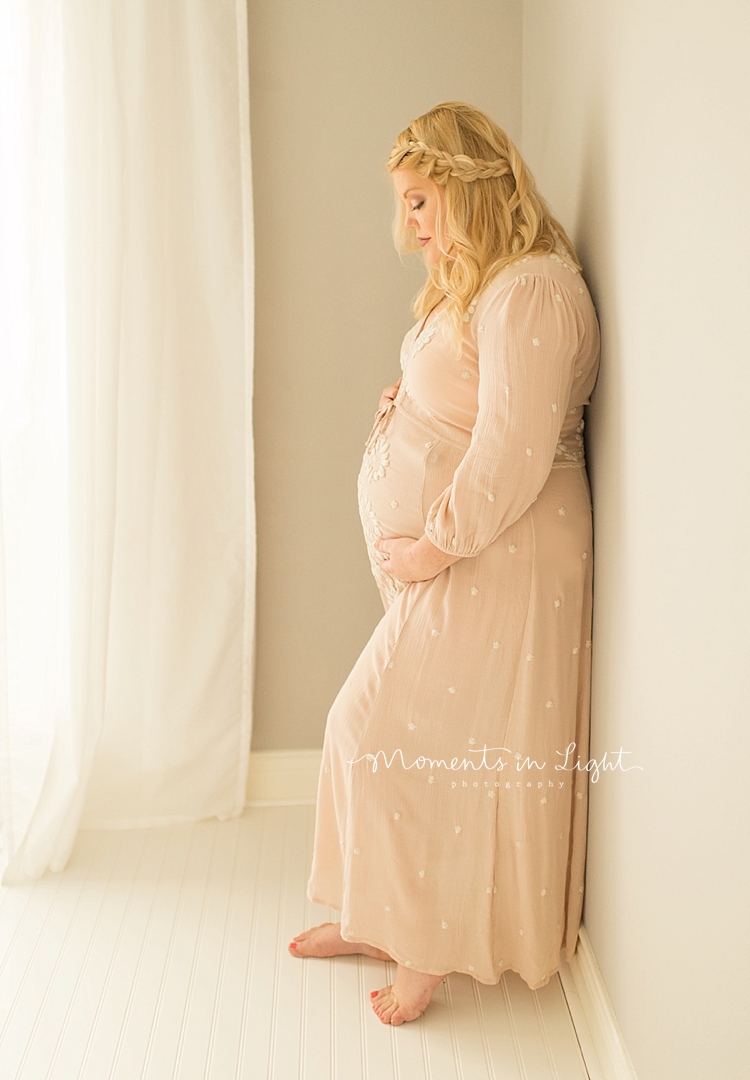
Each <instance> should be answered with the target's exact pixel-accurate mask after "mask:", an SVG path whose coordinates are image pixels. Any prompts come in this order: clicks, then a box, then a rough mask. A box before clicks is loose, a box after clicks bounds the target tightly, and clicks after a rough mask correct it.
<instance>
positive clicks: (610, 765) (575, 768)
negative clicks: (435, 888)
mask: <svg viewBox="0 0 750 1080" xmlns="http://www.w3.org/2000/svg"><path fill="white" fill-rule="evenodd" d="M575 749H576V744H575V743H574V742H572V743H569V744H568V746H567V748H566V749H565V751H564V752H563V751H560V750H556V751H555V753H556V754H558V755H559V757H560V758H561V759H562V760H561V761H558V762H557V763H556V764H554V766H553V770H554V771H555V772H557V773H560V772H587V773H590V774H591V782H592V784H595V783H596V782H597V780H598V779H599V777H600V775H601V774H602V773H605V772H614V771H615V770H618V771H620V772H630V771H631V770H632V769H640V770H641V772H642V771H643V767H642V766H641V765H624V764H623V760H622V758H623V754H629V753H631V751H630V750H623V748H622V747H620V749H619V750H617V751H614V752H613V753H612V760H609V754H610V751H609V750H607V751H606V752H605V753H604V755H603V756H602V758H601V759H600V760H599V761H597V759H596V758H590V759H589V760H588V761H587V762H586V763H585V764H584V763H582V762H581V757H580V754H579V755H577V756H575ZM469 753H470V754H481V758H465V757H464V758H458V757H454V758H451V760H450V763H448V762H447V761H446V760H445V759H444V758H430V757H425V756H423V755H420V756H419V757H417V758H415V759H414V760H413V761H412V763H411V764H410V765H407V764H406V762H405V761H404V755H403V753H402V751H401V749H400V748H398V749H396V750H394V751H393V753H392V754H391V756H390V758H388V756H387V755H386V753H385V751H384V750H378V751H377V752H376V753H375V754H362V756H361V757H358V758H354V759H350V760H348V762H347V764H349V765H357V764H359V762H360V761H371V762H372V771H373V772H377V770H378V763H379V759H380V758H381V757H382V761H383V764H384V765H385V767H386V769H390V767H391V765H393V763H394V761H395V759H396V758H398V759H399V761H400V764H401V767H402V768H403V769H406V770H407V771H408V770H410V769H417V770H418V771H420V772H421V771H422V770H423V769H429V772H430V774H431V776H430V781H431V782H434V770H437V769H444V770H445V771H446V772H459V771H461V770H463V771H464V773H466V772H468V771H473V772H478V771H479V770H480V769H488V770H489V771H490V772H494V773H501V772H504V771H505V770H506V769H507V770H508V771H510V772H511V773H512V772H513V765H514V764H515V771H516V772H517V773H518V772H521V770H522V769H529V770H532V769H536V770H538V771H542V770H544V769H546V768H547V762H546V761H543V762H541V763H540V762H539V761H536V760H535V759H534V758H530V757H529V756H528V755H527V756H526V757H525V758H524V756H523V754H521V753H519V752H518V751H516V752H515V753H513V751H512V750H509V749H508V748H507V747H506V746H487V744H486V743H485V745H484V746H483V747H482V749H481V750H470V751H469ZM495 753H499V754H500V755H501V756H500V757H497V758H496V759H495V760H493V761H488V755H489V754H495ZM502 754H509V755H511V757H510V758H509V759H508V760H503V757H502ZM456 783H457V782H456V781H453V786H454V787H455V786H456ZM521 783H522V782H521V781H518V782H517V786H521ZM558 783H559V785H560V787H562V786H563V783H564V781H562V780H559V779H558ZM486 784H487V781H485V786H486ZM548 784H549V786H550V787H552V786H554V785H553V781H552V780H548ZM466 785H467V782H466V781H464V782H463V786H464V787H466ZM473 786H474V787H476V786H477V783H476V782H475V783H474V784H473ZM494 786H495V787H499V786H500V783H499V781H496V782H495V785H494ZM505 786H506V787H510V786H511V782H510V780H507V779H506V784H505ZM527 786H529V787H530V786H531V781H527ZM538 786H542V781H538Z"/></svg>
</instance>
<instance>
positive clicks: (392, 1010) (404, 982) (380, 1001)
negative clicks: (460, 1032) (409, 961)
mask: <svg viewBox="0 0 750 1080" xmlns="http://www.w3.org/2000/svg"><path fill="white" fill-rule="evenodd" d="M444 978H445V976H444V975H426V974H425V973H424V972H422V971H415V970H414V968H408V967H404V966H403V965H402V964H399V965H398V970H397V971H396V978H395V980H394V982H393V985H392V986H384V987H383V989H382V990H374V991H373V993H372V995H371V996H372V1007H373V1009H374V1010H375V1012H376V1013H377V1015H378V1017H379V1018H380V1020H381V1021H382V1023H384V1024H393V1025H394V1026H397V1025H398V1024H403V1023H405V1022H406V1021H407V1020H416V1019H417V1017H418V1016H421V1015H422V1013H423V1012H424V1011H425V1009H426V1008H427V1006H428V1005H429V1004H430V1001H431V999H432V995H433V994H434V993H435V990H436V989H437V987H438V986H439V985H440V983H441V982H442V981H443V979H444Z"/></svg>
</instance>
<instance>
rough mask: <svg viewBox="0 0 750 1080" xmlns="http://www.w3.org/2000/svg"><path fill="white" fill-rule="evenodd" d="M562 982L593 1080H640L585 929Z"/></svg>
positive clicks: (563, 969) (563, 970) (562, 968)
mask: <svg viewBox="0 0 750 1080" xmlns="http://www.w3.org/2000/svg"><path fill="white" fill-rule="evenodd" d="M560 982H561V983H562V987H563V991H564V992H565V997H566V999H567V1002H568V1008H569V1009H570V1015H571V1017H572V1020H573V1025H574V1027H575V1029H576V1034H577V1036H578V1041H579V1044H580V1046H581V1053H582V1054H583V1059H584V1061H585V1062H586V1068H587V1069H588V1073H589V1076H590V1078H591V1080H638V1078H637V1076H636V1074H635V1069H634V1068H633V1062H632V1061H631V1060H630V1056H629V1054H628V1051H627V1049H626V1047H625V1042H624V1040H623V1037H622V1032H621V1031H620V1025H619V1024H618V1023H617V1017H616V1016H615V1011H614V1009H613V1008H612V1002H611V1001H610V1000H609V994H608V993H607V988H606V986H605V985H604V979H603V978H602V973H601V971H600V969H599V965H598V964H597V962H596V957H595V956H594V950H593V949H592V947H591V941H590V940H589V936H588V934H587V933H586V927H585V926H583V925H581V928H580V931H579V934H578V946H577V948H576V951H575V953H574V955H573V959H572V960H571V961H570V964H565V963H563V964H561V965H560Z"/></svg>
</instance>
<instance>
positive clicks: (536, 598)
mask: <svg viewBox="0 0 750 1080" xmlns="http://www.w3.org/2000/svg"><path fill="white" fill-rule="evenodd" d="M388 167H389V170H390V172H391V175H392V179H393V182H394V186H395V190H396V197H397V205H398V207H399V210H398V217H397V225H396V240H397V245H398V246H399V248H400V249H401V250H408V251H411V250H416V249H418V248H421V249H422V250H423V252H424V259H425V263H426V266H427V270H428V277H427V281H426V283H425V285H424V287H423V289H422V291H421V292H420V293H419V295H418V297H417V299H416V301H415V313H416V315H417V317H418V319H419V321H418V322H417V324H416V325H415V326H414V328H413V329H412V330H411V331H410V332H409V333H408V334H407V335H406V338H405V340H404V343H403V346H402V350H401V370H402V377H401V378H400V379H399V380H398V382H397V383H396V384H395V385H394V386H392V387H389V388H388V389H386V390H385V391H384V393H383V397H382V398H381V402H380V405H381V407H380V410H379V412H378V413H377V415H376V419H375V426H374V428H373V430H372V432H371V434H370V437H369V439H368V441H367V447H366V452H365V456H364V460H363V463H362V468H361V472H360V475H359V480H358V491H359V508H360V513H361V517H362V525H363V528H364V534H365V539H366V542H367V549H368V552H369V556H370V561H371V564H372V569H373V573H374V576H375V580H376V582H377V585H378V587H379V589H380V593H381V596H382V599H383V604H384V607H385V614H384V616H383V618H382V619H381V621H380V622H379V624H378V626H377V627H376V628H375V631H374V633H373V635H372V637H371V638H370V640H369V641H368V643H367V645H366V646H365V648H364V651H363V652H362V654H361V656H360V657H359V659H358V660H357V662H356V664H355V666H354V668H353V670H352V672H351V673H350V675H349V677H348V679H347V680H346V682H345V683H344V686H343V687H342V689H341V691H340V692H339V694H338V696H337V698H336V700H335V702H334V704H333V706H332V708H331V711H330V714H329V717H328V723H327V726H326V732H325V740H324V747H323V758H322V765H321V772H320V780H319V787H318V800H317V812H316V826H315V846H314V853H313V865H312V873H311V876H310V880H309V883H308V889H307V895H308V897H309V899H310V900H311V901H313V902H314V903H318V904H322V905H327V906H329V907H331V908H334V909H335V910H337V911H340V912H341V921H340V923H324V924H323V925H322V926H319V927H315V928H313V929H311V930H308V931H306V932H304V933H301V934H299V935H298V936H297V937H296V938H295V939H294V941H293V942H291V944H290V951H291V952H292V954H293V955H297V956H334V955H339V954H344V953H364V954H366V955H368V956H373V957H378V958H381V959H390V960H393V961H394V962H395V963H396V964H397V974H396V977H395V980H394V983H393V985H390V986H386V987H383V988H381V989H379V990H373V992H372V998H373V1002H372V1006H373V1009H374V1010H375V1012H376V1014H377V1015H378V1017H379V1019H380V1020H381V1021H382V1022H383V1023H390V1024H395V1025H398V1024H401V1023H404V1022H405V1021H408V1020H413V1019H415V1018H416V1017H417V1016H419V1015H420V1014H421V1013H422V1012H423V1011H424V1009H425V1008H426V1007H427V1005H428V1003H429V1001H430V998H431V996H432V994H433V992H434V991H435V988H436V987H437V986H438V984H439V983H440V982H441V980H442V979H443V978H444V977H445V975H447V974H448V973H450V972H454V971H455V972H464V973H465V974H467V975H469V976H471V977H472V978H474V979H477V980H478V981H479V982H482V983H486V984H493V983H496V982H498V980H499V979H500V978H501V976H502V974H503V972H504V971H509V970H510V971H515V972H517V973H518V974H519V975H520V976H521V977H522V978H523V979H524V980H525V982H526V983H527V984H528V986H529V987H530V988H531V989H537V988H539V987H542V986H544V985H545V984H546V983H547V981H548V980H549V978H550V977H551V976H552V975H553V974H554V973H555V972H556V971H558V969H559V966H560V958H561V953H562V954H564V956H565V959H566V960H570V959H571V957H572V955H573V953H574V951H575V948H576V942H577V936H578V930H579V926H580V919H581V908H582V904H583V880H584V864H585V849H586V817H587V796H588V785H587V781H588V772H587V771H586V770H585V765H586V763H587V761H588V748H589V694H590V671H591V624H592V571H593V566H592V520H591V492H590V488H589V482H588V477H587V474H586V468H585V461H584V451H583V436H582V431H583V424H584V421H583V407H584V405H586V404H588V402H589V395H590V394H591V391H592V390H593V388H594V384H595V382H596V377H597V370H598V364H599V327H598V323H597V319H596V314H595V311H594V307H593V304H592V301H591V297H590V295H589V292H588V289H587V287H586V284H585V282H584V280H583V277H582V275H581V266H580V263H579V262H578V260H577V258H576V255H575V251H574V249H573V245H572V243H571V242H570V240H569V239H568V237H567V235H566V234H565V231H564V230H563V228H562V227H561V225H560V224H559V223H558V222H557V221H556V220H555V218H554V217H553V216H552V214H551V212H550V210H549V207H548V206H547V204H546V203H545V201H544V200H543V199H542V197H541V196H540V194H539V193H538V192H537V190H536V188H535V185H534V181H533V178H532V177H531V175H530V173H529V171H528V169H527V168H526V166H525V165H524V162H523V160H522V159H521V157H520V155H519V153H518V151H517V149H516V148H515V146H514V145H513V143H512V142H511V141H510V139H509V138H508V137H507V135H506V134H505V133H504V132H503V131H502V130H501V129H500V128H499V127H498V126H497V125H496V124H495V123H493V121H492V120H490V119H489V118H488V117H487V116H485V115H484V114H483V113H482V112H480V111H479V110H477V109H474V108H472V107H470V106H468V105H464V104H461V103H456V102H448V103H446V104H443V105H438V106H437V107H436V108H434V109H432V110H431V111H430V112H428V113H426V114H425V115H424V116H421V117H420V118H419V119H418V120H415V121H414V122H413V123H412V124H411V125H410V126H409V127H408V128H407V129H406V130H405V131H404V132H403V133H402V134H401V135H400V136H399V137H398V139H397V141H396V145H395V146H394V148H393V151H392V152H391V156H390V158H389V162H388Z"/></svg>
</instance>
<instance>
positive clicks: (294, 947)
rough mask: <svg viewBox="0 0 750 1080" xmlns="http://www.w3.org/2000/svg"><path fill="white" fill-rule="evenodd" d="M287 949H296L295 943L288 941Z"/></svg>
mask: <svg viewBox="0 0 750 1080" xmlns="http://www.w3.org/2000/svg"><path fill="white" fill-rule="evenodd" d="M289 948H290V949H296V948H297V942H296V941H290V942H289Z"/></svg>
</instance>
